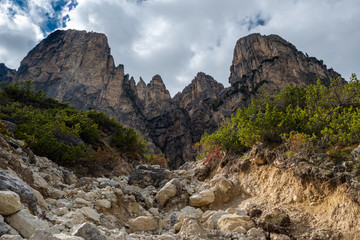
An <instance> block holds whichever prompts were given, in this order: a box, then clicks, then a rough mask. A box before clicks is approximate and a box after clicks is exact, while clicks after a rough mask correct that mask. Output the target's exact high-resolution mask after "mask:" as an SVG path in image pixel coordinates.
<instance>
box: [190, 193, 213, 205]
mask: <svg viewBox="0 0 360 240" xmlns="http://www.w3.org/2000/svg"><path fill="white" fill-rule="evenodd" d="M189 200H190V205H191V206H193V207H201V206H206V205H209V204H210V203H212V202H214V200H215V195H214V192H213V191H212V190H210V189H206V190H204V191H201V192H200V193H196V194H194V195H192V196H191V197H190V199H189Z"/></svg>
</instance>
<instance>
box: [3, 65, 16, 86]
mask: <svg viewBox="0 0 360 240" xmlns="http://www.w3.org/2000/svg"><path fill="white" fill-rule="evenodd" d="M15 75H16V70H15V69H10V68H8V67H6V66H5V64H4V63H0V82H1V81H4V82H5V83H9V82H11V80H12V79H13V78H14V77H15Z"/></svg>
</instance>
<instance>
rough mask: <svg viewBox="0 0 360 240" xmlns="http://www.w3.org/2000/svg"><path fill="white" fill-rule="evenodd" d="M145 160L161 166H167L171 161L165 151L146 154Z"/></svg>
mask: <svg viewBox="0 0 360 240" xmlns="http://www.w3.org/2000/svg"><path fill="white" fill-rule="evenodd" d="M145 161H146V162H147V163H149V164H151V165H160V166H161V167H163V168H165V167H167V163H168V162H169V161H170V160H169V158H167V157H166V156H165V154H164V153H157V154H150V155H145Z"/></svg>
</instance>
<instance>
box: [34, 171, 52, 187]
mask: <svg viewBox="0 0 360 240" xmlns="http://www.w3.org/2000/svg"><path fill="white" fill-rule="evenodd" d="M33 178H34V188H36V189H38V188H40V189H47V188H48V187H49V184H48V183H47V182H46V181H45V180H44V179H43V178H42V177H41V176H40V174H39V173H37V172H33Z"/></svg>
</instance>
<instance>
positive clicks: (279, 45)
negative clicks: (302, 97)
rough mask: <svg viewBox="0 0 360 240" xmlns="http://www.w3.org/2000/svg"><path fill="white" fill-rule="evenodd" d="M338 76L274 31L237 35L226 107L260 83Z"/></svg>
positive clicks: (236, 104)
mask: <svg viewBox="0 0 360 240" xmlns="http://www.w3.org/2000/svg"><path fill="white" fill-rule="evenodd" d="M338 76H340V75H339V74H338V73H336V72H335V71H334V70H333V69H327V67H326V65H324V64H323V61H319V60H317V59H316V58H314V57H308V56H307V55H305V54H303V53H302V52H300V51H298V50H297V49H296V47H295V46H294V45H292V44H291V43H289V42H287V41H286V40H284V39H283V38H281V37H279V36H277V35H269V36H263V35H260V34H258V33H255V34H251V35H249V36H247V37H243V38H240V39H239V40H238V41H237V43H236V46H235V49H234V57H233V61H232V65H231V67H230V77H229V82H230V84H231V87H230V91H228V95H230V97H228V98H227V101H226V102H227V107H228V108H230V109H232V110H233V109H236V108H239V107H243V106H244V104H246V103H247V102H248V100H250V99H251V97H252V96H254V95H256V93H257V91H258V90H259V89H260V88H261V87H262V86H265V87H266V88H268V89H272V90H274V89H282V88H284V87H286V86H287V85H288V84H289V83H292V84H294V85H296V86H301V87H303V86H306V85H309V84H314V83H316V81H317V79H318V78H320V79H321V80H322V81H323V82H324V83H326V84H329V83H330V78H337V77H338ZM231 95H233V96H231Z"/></svg>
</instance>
